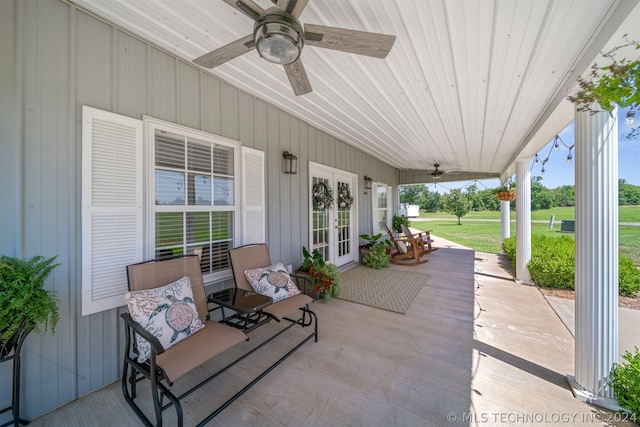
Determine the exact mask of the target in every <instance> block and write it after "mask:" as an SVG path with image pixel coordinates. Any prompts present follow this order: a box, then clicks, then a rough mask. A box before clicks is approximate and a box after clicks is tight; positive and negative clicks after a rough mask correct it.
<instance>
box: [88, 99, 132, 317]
mask: <svg viewBox="0 0 640 427" xmlns="http://www.w3.org/2000/svg"><path fill="white" fill-rule="evenodd" d="M142 155H143V154H142V121H140V120H135V119H131V118H129V117H124V116H120V115H117V114H113V113H109V112H106V111H101V110H97V109H95V108H91V107H87V106H84V107H83V109H82V315H83V316H85V315H88V314H93V313H97V312H100V311H104V310H108V309H112V308H115V307H120V306H123V305H124V303H125V302H124V296H123V294H124V293H125V292H126V291H127V274H126V266H127V265H128V264H132V263H135V262H139V261H141V260H142V256H143V252H142V250H143V235H142V230H143V206H142V204H143V187H142V185H143V180H142V178H143V170H142V167H143V162H142V160H143V159H142Z"/></svg>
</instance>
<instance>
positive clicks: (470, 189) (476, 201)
mask: <svg viewBox="0 0 640 427" xmlns="http://www.w3.org/2000/svg"><path fill="white" fill-rule="evenodd" d="M466 192H467V197H468V198H469V202H470V203H471V210H472V211H483V210H485V209H486V207H485V205H484V199H483V198H482V197H480V194H479V192H478V186H477V185H475V184H471V185H469V186H467V188H466Z"/></svg>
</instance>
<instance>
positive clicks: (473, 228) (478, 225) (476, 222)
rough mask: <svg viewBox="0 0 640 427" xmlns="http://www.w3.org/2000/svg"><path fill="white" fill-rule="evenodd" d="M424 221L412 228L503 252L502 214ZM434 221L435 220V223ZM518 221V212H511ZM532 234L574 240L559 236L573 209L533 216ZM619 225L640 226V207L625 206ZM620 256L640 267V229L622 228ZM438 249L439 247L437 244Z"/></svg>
mask: <svg viewBox="0 0 640 427" xmlns="http://www.w3.org/2000/svg"><path fill="white" fill-rule="evenodd" d="M551 215H555V220H554V227H553V229H552V230H549V217H550V216H551ZM421 217H422V218H425V219H426V218H428V219H429V221H412V223H411V226H412V227H413V228H417V229H419V230H431V231H432V233H433V234H435V235H436V236H439V237H442V238H443V239H447V240H451V241H453V242H456V243H459V244H461V245H464V246H468V247H470V248H472V249H475V250H477V251H481V252H494V253H497V252H501V250H502V249H501V245H502V241H501V240H500V234H501V231H500V212H497V211H481V212H469V213H468V214H467V215H465V216H464V217H463V218H462V224H461V225H458V223H457V219H456V217H454V216H453V215H451V214H448V213H445V212H437V213H431V212H429V213H422V215H421ZM432 218H433V219H432ZM511 219H512V221H515V212H511ZM531 219H532V221H543V222H533V223H532V224H531V233H532V234H545V235H549V236H561V235H562V236H571V237H574V234H573V233H559V232H558V230H560V221H561V220H563V219H574V209H573V208H553V209H547V210H541V211H532V212H531ZM619 222H633V223H640V206H624V207H621V208H620V209H619ZM511 235H512V236H515V235H516V226H515V222H511ZM618 242H619V245H620V246H619V247H620V255H624V256H626V257H629V258H631V259H633V261H634V263H635V264H636V265H640V226H632V225H620V226H619V231H618ZM436 245H437V243H436Z"/></svg>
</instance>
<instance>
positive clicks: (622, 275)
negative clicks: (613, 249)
mask: <svg viewBox="0 0 640 427" xmlns="http://www.w3.org/2000/svg"><path fill="white" fill-rule="evenodd" d="M618 277H619V280H620V295H622V296H625V297H632V298H633V297H635V296H637V295H638V292H640V270H638V267H636V266H635V265H634V264H633V260H632V259H631V258H627V257H624V256H621V257H620V260H619V265H618Z"/></svg>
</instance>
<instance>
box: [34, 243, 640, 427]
mask: <svg viewBox="0 0 640 427" xmlns="http://www.w3.org/2000/svg"><path fill="white" fill-rule="evenodd" d="M436 246H437V247H439V248H440V250H438V251H435V252H433V253H431V254H429V255H428V258H429V260H430V262H428V263H426V264H422V265H419V266H398V265H392V266H391V267H390V268H392V269H400V270H408V271H413V272H422V273H425V274H429V275H430V278H429V280H428V282H427V284H426V286H424V288H423V289H422V290H421V291H420V293H419V294H418V296H417V298H416V300H415V301H414V302H413V304H412V305H411V307H410V309H409V311H408V312H407V313H406V314H398V313H392V312H388V311H384V310H380V309H376V308H372V307H368V306H364V305H360V304H355V303H352V302H348V301H344V300H340V299H333V300H331V301H330V302H329V303H327V304H325V303H320V302H316V303H314V304H313V307H312V308H313V310H314V311H315V312H316V313H317V314H318V317H319V318H320V324H319V335H320V338H319V341H318V342H317V343H314V342H310V343H308V344H306V345H305V346H303V347H302V348H301V349H300V350H298V351H297V352H296V353H294V355H292V356H291V357H290V358H289V359H287V360H286V361H285V362H284V363H283V364H282V365H281V366H279V367H278V368H276V369H275V370H274V371H273V372H271V373H270V374H269V375H268V376H267V377H265V378H264V379H263V380H262V381H260V382H259V383H258V384H256V385H255V386H254V387H253V388H252V389H251V390H250V391H249V392H248V393H246V394H245V395H244V396H243V397H241V398H240V399H239V400H237V401H236V402H235V403H233V404H232V405H231V406H230V407H228V408H227V409H226V410H225V411H223V412H222V413H221V414H220V415H219V416H218V417H216V418H215V419H214V420H213V421H211V422H210V423H209V425H212V426H446V425H468V426H475V425H480V426H500V425H504V426H510V425H532V426H533V425H535V426H542V425H545V426H546V425H580V426H603V425H625V426H631V425H636V424H635V423H630V422H617V421H616V420H618V419H619V417H618V416H616V415H615V414H612V413H610V412H608V411H604V410H601V409H598V408H596V407H593V406H590V405H587V404H585V403H583V402H581V401H579V400H577V399H575V398H574V397H573V395H572V393H571V391H570V389H569V386H568V384H567V382H566V379H565V376H566V374H569V373H573V363H574V358H573V351H574V340H573V336H572V334H571V332H570V330H569V329H568V328H567V327H566V326H565V324H564V323H563V321H562V320H561V319H560V317H559V315H558V314H557V313H556V311H555V310H554V309H553V308H552V307H551V305H550V304H549V303H548V302H547V300H546V299H545V298H544V297H543V296H542V295H541V294H540V292H538V290H537V289H536V288H534V287H530V286H526V285H519V284H516V283H515V282H514V280H513V277H512V273H511V265H510V263H509V262H508V261H506V258H505V257H503V256H501V255H498V254H487V253H476V252H474V251H472V250H469V249H466V248H464V247H461V246H459V245H456V244H455V243H452V242H447V241H445V240H443V239H440V238H437V237H436ZM565 311H566V312H567V313H569V312H570V310H565ZM632 320H633V319H632ZM622 323H623V321H622V319H621V324H622ZM277 327H278V325H271V324H270V325H268V326H267V327H263V328H260V329H259V330H257V331H255V332H252V334H255V335H252V341H253V338H254V337H255V338H256V339H259V335H260V334H266V333H268V332H269V328H277ZM294 329H295V332H294V333H293V334H291V335H298V337H299V336H300V334H302V333H303V331H302V330H300V329H299V328H294ZM623 330H626V329H624V328H623V327H622V326H621V331H623ZM634 331H635V330H634ZM290 332H293V331H290ZM289 334H290V333H289V332H288V333H287V334H285V335H284V336H282V337H280V338H279V339H278V342H277V344H276V343H272V344H275V345H271V344H270V345H269V346H268V347H267V348H265V349H262V350H261V351H260V352H259V353H258V354H259V356H257V357H256V358H254V357H253V356H252V357H251V358H250V359H247V361H245V362H248V363H245V362H242V363H241V364H240V365H239V366H237V367H236V368H234V369H232V370H231V371H230V372H229V373H227V374H225V375H223V376H222V377H221V378H220V379H219V380H214V381H213V382H212V383H211V384H210V385H208V386H206V387H204V388H202V389H201V390H200V391H199V392H197V393H196V394H194V395H193V396H192V397H189V398H187V401H186V402H185V403H184V410H185V425H193V424H195V423H197V421H198V420H200V419H202V418H203V417H204V416H205V415H206V414H207V413H208V412H210V411H211V410H213V409H214V408H215V407H216V406H217V404H219V403H221V402H222V401H224V400H225V399H226V398H227V397H229V396H230V395H232V394H233V393H235V391H237V390H238V389H239V388H240V387H241V386H242V385H244V384H246V383H247V382H249V381H250V380H251V379H252V378H253V377H255V376H256V375H257V373H258V371H259V369H260V368H261V367H263V366H266V365H267V364H268V362H269V361H271V360H275V359H277V358H278V357H279V356H280V355H281V354H282V353H283V352H286V346H287V345H289V344H290V342H291V339H292V338H294V337H288V335H289ZM281 338H282V339H281ZM636 339H637V337H636ZM638 345H640V344H638ZM216 363H218V362H217V361H213V362H209V363H207V364H205V365H203V367H202V371H201V372H199V373H196V374H195V375H193V376H192V377H189V376H187V377H185V378H183V380H184V381H185V382H191V381H193V380H195V379H196V378H197V377H199V376H203V373H204V372H209V371H212V370H213V369H214V368H215V365H216ZM145 391H146V387H144V386H141V387H140V393H141V395H142V399H144V398H145V397H146V395H145V394H144V393H145ZM145 400H148V399H145ZM140 424H141V423H140V422H139V420H138V419H137V418H136V417H135V415H134V414H133V411H131V409H129V407H128V406H127V405H126V403H125V402H124V399H123V398H122V394H121V391H120V384H119V383H113V384H110V385H108V386H106V387H104V388H103V389H101V390H99V391H96V392H93V393H91V394H89V395H86V396H84V397H82V398H80V399H78V400H76V401H74V402H72V403H70V404H67V405H65V406H63V407H61V408H59V409H57V410H55V411H52V412H51V413H49V414H46V415H44V416H42V417H40V418H38V419H35V420H33V421H32V423H31V425H32V426H88V425H100V426H126V425H140ZM174 424H175V416H174V412H173V411H172V410H171V409H170V410H168V411H166V421H165V425H174Z"/></svg>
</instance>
